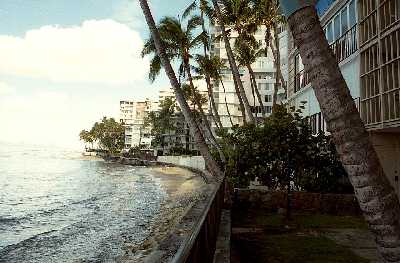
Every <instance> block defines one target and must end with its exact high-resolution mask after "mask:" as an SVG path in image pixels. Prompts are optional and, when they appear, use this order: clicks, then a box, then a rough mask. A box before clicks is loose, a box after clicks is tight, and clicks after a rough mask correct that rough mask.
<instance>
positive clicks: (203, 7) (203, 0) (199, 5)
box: [183, 0, 223, 129]
mask: <svg viewBox="0 0 400 263" xmlns="http://www.w3.org/2000/svg"><path fill="white" fill-rule="evenodd" d="M197 9H198V10H199V11H200V18H201V28H202V32H203V34H204V35H208V32H207V30H206V26H205V18H206V17H207V18H208V19H212V16H213V10H212V8H211V7H210V5H209V4H208V1H207V0H195V1H194V2H192V3H191V4H190V5H189V6H188V7H187V8H186V9H185V11H184V12H183V17H184V18H186V17H188V16H189V15H192V14H193V13H194V12H195V10H197ZM208 50H209V41H208V39H203V51H204V55H203V56H200V55H199V56H197V57H196V61H197V64H198V65H199V66H198V67H197V68H196V69H197V74H199V76H204V79H205V81H206V85H207V92H208V97H209V100H210V104H211V107H212V110H213V111H214V113H213V114H211V115H212V117H213V119H214V122H215V125H216V126H217V128H219V129H220V128H223V126H222V123H221V120H220V117H219V114H218V109H217V107H216V105H215V101H214V95H213V87H212V84H211V77H210V72H209V70H210V63H209V62H210V60H209V54H208Z"/></svg>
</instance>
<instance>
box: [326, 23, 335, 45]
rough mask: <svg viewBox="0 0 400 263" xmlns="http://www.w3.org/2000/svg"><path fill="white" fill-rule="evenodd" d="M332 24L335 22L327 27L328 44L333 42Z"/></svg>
mask: <svg viewBox="0 0 400 263" xmlns="http://www.w3.org/2000/svg"><path fill="white" fill-rule="evenodd" d="M332 24H333V22H330V23H329V24H328V25H327V27H326V39H327V40H328V43H332V42H333V32H332Z"/></svg>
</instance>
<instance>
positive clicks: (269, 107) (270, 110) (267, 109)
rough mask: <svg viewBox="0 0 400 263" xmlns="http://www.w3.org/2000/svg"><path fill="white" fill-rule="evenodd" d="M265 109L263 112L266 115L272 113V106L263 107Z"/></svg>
mask: <svg viewBox="0 0 400 263" xmlns="http://www.w3.org/2000/svg"><path fill="white" fill-rule="evenodd" d="M264 107H265V112H266V113H271V112H272V106H264Z"/></svg>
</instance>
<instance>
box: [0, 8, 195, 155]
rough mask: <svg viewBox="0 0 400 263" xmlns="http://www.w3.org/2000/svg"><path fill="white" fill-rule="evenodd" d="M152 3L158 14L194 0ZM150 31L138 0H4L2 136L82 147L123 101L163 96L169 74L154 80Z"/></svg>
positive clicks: (0, 16)
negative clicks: (84, 134)
mask: <svg viewBox="0 0 400 263" xmlns="http://www.w3.org/2000/svg"><path fill="white" fill-rule="evenodd" d="M149 2H150V6H151V8H152V12H153V15H154V16H155V19H156V20H158V19H159V18H161V17H162V16H165V15H170V16H176V15H177V14H179V13H180V12H182V10H183V9H184V8H185V7H186V6H187V5H188V4H189V3H190V2H191V1H185V0H174V1H167V0H151V1H149ZM172 3H173V4H172ZM147 38H148V29H147V27H146V24H145V20H144V17H143V15H142V12H141V9H140V6H139V3H138V2H137V0H1V1H0V142H8V143H26V144H38V145H40V144H44V145H54V146H61V147H63V146H65V147H69V148H78V147H80V146H81V145H82V144H81V143H80V142H79V136H78V135H79V131H80V130H82V129H90V128H91V126H92V124H93V123H94V122H95V121H97V120H100V119H101V118H102V117H103V116H109V117H115V118H118V111H119V101H120V100H123V99H135V100H140V99H144V98H147V97H149V98H156V97H157V92H158V90H160V89H166V88H168V87H169V81H168V79H167V78H166V76H165V74H163V73H162V74H161V75H160V77H159V79H158V80H156V82H154V83H153V84H151V83H150V82H149V81H148V79H147V74H148V67H149V58H144V59H142V58H141V57H140V51H141V49H142V47H143V43H144V41H145V40H146V39H147Z"/></svg>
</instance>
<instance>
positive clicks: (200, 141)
mask: <svg viewBox="0 0 400 263" xmlns="http://www.w3.org/2000/svg"><path fill="white" fill-rule="evenodd" d="M139 2H140V7H141V8H142V11H143V14H144V16H145V18H146V22H147V25H148V27H149V29H150V31H151V35H152V41H151V42H152V45H154V47H155V49H156V52H157V54H158V56H156V57H158V59H157V60H158V61H159V62H160V63H159V65H160V68H161V65H162V66H163V67H164V70H165V72H166V74H167V76H168V78H169V80H170V82H171V86H172V88H173V89H174V91H175V96H176V100H177V102H178V104H179V106H180V108H181V110H182V113H183V115H184V117H185V120H186V121H187V123H188V124H189V126H190V130H191V132H192V134H193V137H194V140H195V142H196V144H197V147H198V148H199V151H200V153H201V155H202V156H203V158H204V160H205V162H206V165H207V168H208V170H209V171H210V172H211V173H212V174H213V175H214V176H218V177H222V176H223V173H222V171H221V169H220V168H219V166H218V164H217V162H216V161H215V160H214V159H213V157H212V155H211V153H210V150H209V148H208V146H207V144H206V141H205V140H204V137H203V135H202V133H201V131H200V129H199V126H198V125H197V123H196V121H195V119H194V118H193V115H192V113H191V111H190V108H189V105H188V104H187V102H186V100H185V98H184V95H183V92H182V90H181V88H180V85H179V82H178V79H177V78H176V75H175V72H174V70H173V68H172V66H171V63H170V58H171V56H172V54H171V53H170V52H169V51H168V48H169V47H168V44H172V45H174V43H166V41H164V40H162V38H161V35H160V32H159V31H158V28H157V26H156V23H155V22H154V19H153V16H152V14H151V11H150V8H149V5H148V3H147V1H146V0H139ZM164 45H166V47H164Z"/></svg>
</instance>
